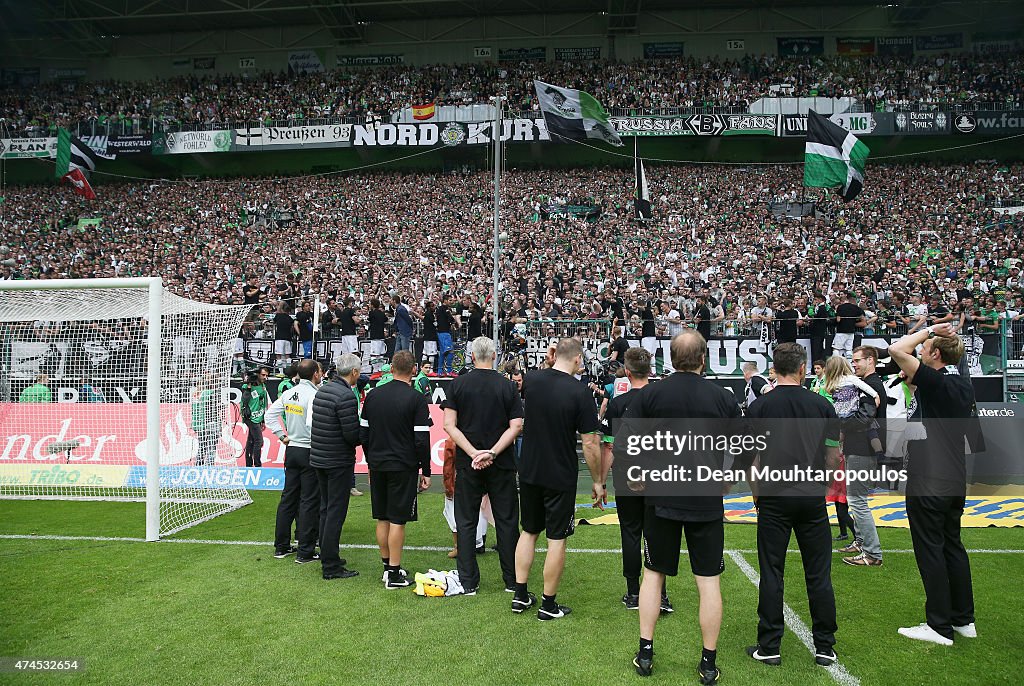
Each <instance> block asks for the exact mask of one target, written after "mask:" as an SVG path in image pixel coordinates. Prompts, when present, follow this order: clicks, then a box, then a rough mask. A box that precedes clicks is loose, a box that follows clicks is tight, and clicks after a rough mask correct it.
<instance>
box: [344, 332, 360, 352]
mask: <svg viewBox="0 0 1024 686" xmlns="http://www.w3.org/2000/svg"><path fill="white" fill-rule="evenodd" d="M358 351H359V337H358V336H342V337H341V352H342V353H358Z"/></svg>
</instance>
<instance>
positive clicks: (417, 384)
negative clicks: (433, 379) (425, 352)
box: [412, 372, 430, 395]
mask: <svg viewBox="0 0 1024 686" xmlns="http://www.w3.org/2000/svg"><path fill="white" fill-rule="evenodd" d="M412 387H413V388H415V389H416V390H417V391H419V392H420V393H422V394H423V395H430V379H429V378H427V375H426V374H424V373H423V372H420V373H419V374H417V375H416V378H415V379H413V380H412Z"/></svg>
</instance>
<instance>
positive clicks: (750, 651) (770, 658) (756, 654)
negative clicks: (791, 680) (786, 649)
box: [747, 646, 782, 667]
mask: <svg viewBox="0 0 1024 686" xmlns="http://www.w3.org/2000/svg"><path fill="white" fill-rule="evenodd" d="M747 655H749V656H750V657H751V658H753V659H755V660H757V661H758V662H763V663H764V664H766V665H771V666H772V667H778V666H779V665H781V664H782V656H781V655H779V654H778V653H775V654H774V655H766V654H764V653H762V652H761V646H750V647H748V648H747Z"/></svg>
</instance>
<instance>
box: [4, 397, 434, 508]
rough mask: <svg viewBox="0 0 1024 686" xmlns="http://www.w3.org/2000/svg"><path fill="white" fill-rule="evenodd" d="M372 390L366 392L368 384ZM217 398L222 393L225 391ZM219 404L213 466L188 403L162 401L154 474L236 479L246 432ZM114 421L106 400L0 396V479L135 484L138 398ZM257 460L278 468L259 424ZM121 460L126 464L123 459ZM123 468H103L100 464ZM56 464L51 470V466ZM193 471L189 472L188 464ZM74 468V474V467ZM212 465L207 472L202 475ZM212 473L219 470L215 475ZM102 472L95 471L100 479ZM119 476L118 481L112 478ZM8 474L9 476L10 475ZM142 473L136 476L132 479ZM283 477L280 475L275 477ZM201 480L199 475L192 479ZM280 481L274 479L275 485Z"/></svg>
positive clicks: (139, 460)
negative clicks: (200, 463) (203, 458)
mask: <svg viewBox="0 0 1024 686" xmlns="http://www.w3.org/2000/svg"><path fill="white" fill-rule="evenodd" d="M371 393H372V391H371ZM224 395H225V398H227V397H229V394H228V393H225V394H224ZM225 405H226V407H227V410H226V412H225V413H224V418H223V420H222V422H221V427H220V434H219V436H218V447H217V457H216V461H215V463H214V466H213V467H205V466H204V467H197V466H195V462H196V459H197V457H198V455H199V437H198V436H197V435H196V433H195V431H194V430H193V429H192V421H191V417H192V406H191V405H190V404H188V403H179V404H162V405H161V406H160V417H161V422H162V424H163V427H162V431H161V435H160V467H161V472H162V475H161V479H164V478H168V479H171V483H175V482H174V479H184V481H182V482H181V483H189V482H190V480H192V479H212V485H213V486H214V487H216V486H218V485H219V486H223V487H230V486H237V484H234V483H233V480H234V479H236V478H238V477H235V476H231V470H222V469H220V468H222V467H244V466H245V440H246V436H247V433H248V429H247V428H246V425H245V422H243V421H242V419H241V415H240V414H239V411H238V406H237V404H235V403H225ZM115 407H116V411H117V421H116V422H112V421H111V404H108V403H52V404H39V403H0V416H2V417H3V418H4V425H5V426H10V427H16V430H14V431H11V432H9V433H8V432H5V434H6V435H4V436H3V437H2V438H0V441H2V442H0V482H2V483H4V484H11V483H17V484H31V485H39V484H53V483H56V482H55V481H53V479H63V483H75V484H76V485H88V484H90V483H91V485H94V486H103V487H107V488H109V487H112V486H122V485H123V486H142V485H143V484H144V477H145V465H146V460H145V457H146V405H145V403H142V402H139V403H132V404H127V405H126V404H121V403H117V404H116V405H115ZM430 418H431V420H432V422H433V426H431V428H430V446H431V459H432V462H433V464H434V465H435V470H434V471H435V472H437V473H438V474H440V473H441V468H442V466H443V463H444V442H445V439H446V438H447V437H448V435H447V434H446V433H445V430H444V412H443V411H442V410H441V407H440V405H431V406H430ZM263 439H264V442H263V459H262V464H263V465H264V467H270V468H276V469H283V468H284V451H285V446H284V444H283V443H281V441H279V440H278V438H277V436H275V435H274V434H272V433H271V432H270V431H269V430H267V429H266V428H264V430H263ZM126 462H129V463H130V464H125V463H126ZM107 465H109V466H110V467H114V468H117V469H128V470H130V471H129V472H128V473H127V474H125V473H121V472H118V473H114V472H110V471H109V470H110V467H107V471H106V472H104V471H103V470H102V469H101V470H100V471H96V470H97V468H98V467H101V466H107ZM55 468H56V471H55ZM190 469H191V470H192V471H194V472H195V473H194V474H189V470H190ZM76 471H77V472H78V473H77V474H75V473H74V472H76ZM366 471H367V470H366V459H365V458H364V457H363V453H362V448H357V449H356V472H357V473H361V474H364V473H366ZM206 472H213V473H215V474H213V475H212V476H205V477H204V476H203V474H204V473H206ZM218 473H219V474H218ZM100 477H102V478H100ZM118 477H119V478H120V480H121V482H120V483H113V480H116V479H118ZM12 479H15V480H14V481H12ZM140 480H142V481H143V483H139V481H140ZM282 482H283V479H282ZM198 483H203V482H202V481H199V482H195V485H198ZM281 486H283V483H282V484H280V485H277V486H276V488H281Z"/></svg>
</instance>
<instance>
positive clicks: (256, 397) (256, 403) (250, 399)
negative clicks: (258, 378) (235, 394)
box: [242, 384, 270, 424]
mask: <svg viewBox="0 0 1024 686" xmlns="http://www.w3.org/2000/svg"><path fill="white" fill-rule="evenodd" d="M242 402H245V403H248V405H249V421H251V422H254V423H256V424H262V423H263V415H264V414H265V413H266V411H267V405H269V404H270V397H269V396H268V395H267V387H266V386H264V385H263V384H260V385H258V386H250V385H249V384H243V385H242Z"/></svg>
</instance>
